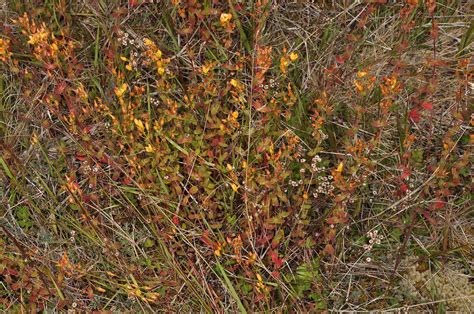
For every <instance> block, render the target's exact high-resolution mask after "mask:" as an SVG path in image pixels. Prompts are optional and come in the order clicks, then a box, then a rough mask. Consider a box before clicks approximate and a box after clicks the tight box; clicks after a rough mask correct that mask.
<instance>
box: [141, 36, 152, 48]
mask: <svg viewBox="0 0 474 314" xmlns="http://www.w3.org/2000/svg"><path fill="white" fill-rule="evenodd" d="M143 43H144V44H145V46H148V47H150V46H153V42H152V41H151V40H150V39H148V38H145V39H143Z"/></svg>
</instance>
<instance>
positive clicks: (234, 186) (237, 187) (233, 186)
mask: <svg viewBox="0 0 474 314" xmlns="http://www.w3.org/2000/svg"><path fill="white" fill-rule="evenodd" d="M230 187H231V188H232V190H234V192H237V191H238V190H239V186H238V185H237V184H235V183H231V184H230Z"/></svg>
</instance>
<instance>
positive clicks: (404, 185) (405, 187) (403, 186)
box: [400, 183, 408, 193]
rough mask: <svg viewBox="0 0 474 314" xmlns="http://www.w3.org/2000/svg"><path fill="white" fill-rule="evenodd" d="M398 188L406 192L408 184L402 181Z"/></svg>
mask: <svg viewBox="0 0 474 314" xmlns="http://www.w3.org/2000/svg"><path fill="white" fill-rule="evenodd" d="M400 190H401V191H402V192H403V193H406V192H407V191H408V186H407V185H406V184H405V183H402V184H401V186H400Z"/></svg>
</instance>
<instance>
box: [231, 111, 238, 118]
mask: <svg viewBox="0 0 474 314" xmlns="http://www.w3.org/2000/svg"><path fill="white" fill-rule="evenodd" d="M232 117H234V119H237V118H238V117H239V113H238V112H237V111H234V112H232Z"/></svg>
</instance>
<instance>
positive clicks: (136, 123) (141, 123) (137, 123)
mask: <svg viewBox="0 0 474 314" xmlns="http://www.w3.org/2000/svg"><path fill="white" fill-rule="evenodd" d="M133 122H135V125H136V126H137V128H138V129H139V130H140V132H144V131H145V126H144V125H143V122H142V121H141V120H140V119H133Z"/></svg>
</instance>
